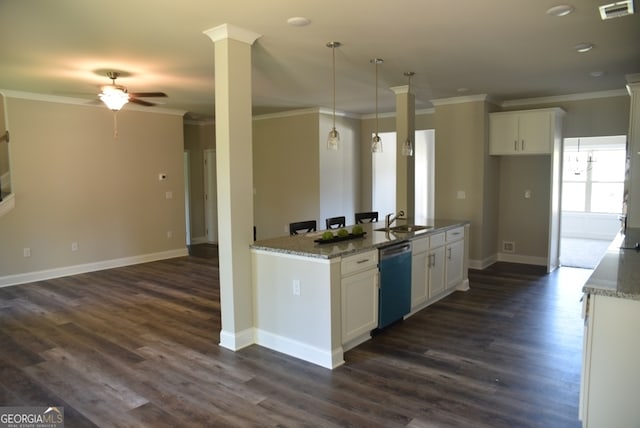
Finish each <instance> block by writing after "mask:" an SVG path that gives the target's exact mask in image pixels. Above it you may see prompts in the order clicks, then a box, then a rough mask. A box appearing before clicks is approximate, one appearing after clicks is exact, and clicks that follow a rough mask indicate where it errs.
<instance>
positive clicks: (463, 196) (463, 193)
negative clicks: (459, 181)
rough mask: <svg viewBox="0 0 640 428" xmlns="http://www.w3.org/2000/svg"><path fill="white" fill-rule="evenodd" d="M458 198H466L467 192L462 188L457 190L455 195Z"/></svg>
mask: <svg viewBox="0 0 640 428" xmlns="http://www.w3.org/2000/svg"><path fill="white" fill-rule="evenodd" d="M456 197H457V198H458V199H467V192H465V191H464V190H458V194H457V195H456Z"/></svg>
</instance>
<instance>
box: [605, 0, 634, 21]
mask: <svg viewBox="0 0 640 428" xmlns="http://www.w3.org/2000/svg"><path fill="white" fill-rule="evenodd" d="M599 9H600V17H601V18H602V19H603V20H605V19H612V18H620V17H621V16H627V15H631V14H633V0H624V1H618V2H615V3H611V4H605V5H604V6H600V7H599Z"/></svg>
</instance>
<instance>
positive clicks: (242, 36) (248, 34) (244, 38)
mask: <svg viewBox="0 0 640 428" xmlns="http://www.w3.org/2000/svg"><path fill="white" fill-rule="evenodd" d="M203 33H204V34H206V35H207V36H208V37H209V38H210V39H211V40H212V41H213V42H214V43H215V42H219V41H221V40H225V39H233V40H237V41H239V42H243V43H246V44H248V45H253V43H254V42H255V41H256V40H258V39H259V38H260V37H262V35H261V34H258V33H254V32H253V31H251V30H246V29H244V28H240V27H236V26H235V25H231V24H222V25H218V26H217V27H213V28H209V29H208V30H204V31H203Z"/></svg>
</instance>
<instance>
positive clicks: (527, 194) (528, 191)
mask: <svg viewBox="0 0 640 428" xmlns="http://www.w3.org/2000/svg"><path fill="white" fill-rule="evenodd" d="M524 198H525V199H531V190H525V191H524Z"/></svg>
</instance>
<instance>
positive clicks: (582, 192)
mask: <svg viewBox="0 0 640 428" xmlns="http://www.w3.org/2000/svg"><path fill="white" fill-rule="evenodd" d="M625 158H626V137H625V136H616V137H594V138H567V139H565V141H564V165H563V175H562V177H563V183H562V185H563V187H562V209H563V211H576V212H591V213H620V212H621V211H622V197H623V189H624V174H625Z"/></svg>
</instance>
